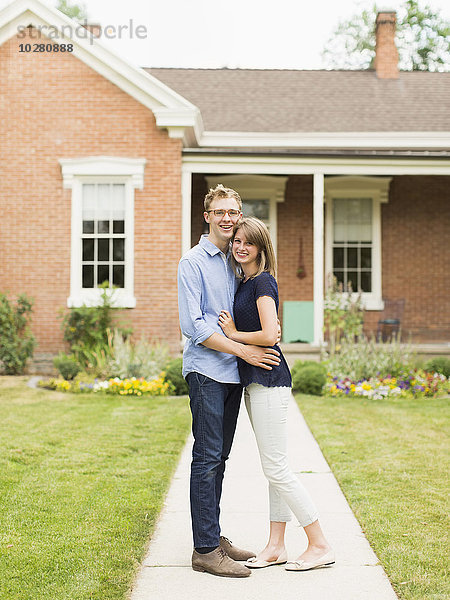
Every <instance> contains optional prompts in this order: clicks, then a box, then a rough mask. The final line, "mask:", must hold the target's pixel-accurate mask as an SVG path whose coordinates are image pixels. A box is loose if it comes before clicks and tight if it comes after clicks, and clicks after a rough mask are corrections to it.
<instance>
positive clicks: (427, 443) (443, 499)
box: [297, 395, 450, 600]
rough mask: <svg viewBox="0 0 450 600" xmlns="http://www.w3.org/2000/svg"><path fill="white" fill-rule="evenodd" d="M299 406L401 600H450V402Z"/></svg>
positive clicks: (307, 400)
mask: <svg viewBox="0 0 450 600" xmlns="http://www.w3.org/2000/svg"><path fill="white" fill-rule="evenodd" d="M297 401H298V404H299V406H300V408H301V411H302V413H303V415H304V417H305V419H306V421H307V422H308V425H309V426H310V428H311V430H312V431H313V433H314V436H315V437H316V439H317V441H318V442H319V444H320V447H321V449H322V451H323V453H324V455H325V457H326V459H327V461H328V462H329V464H330V466H331V468H332V470H333V472H334V474H335V476H336V478H337V480H338V481H339V484H340V485H341V488H342V489H343V491H344V493H345V495H346V497H347V499H348V501H349V504H350V506H351V507H352V509H353V511H354V513H355V515H356V517H357V518H358V520H359V522H360V524H361V526H362V528H363V530H364V532H365V534H366V536H367V538H368V540H369V542H370V544H371V546H372V548H373V549H374V550H375V552H376V554H377V556H378V558H379V559H380V561H381V563H382V565H383V567H384V568H385V570H386V572H387V574H388V576H389V578H390V580H391V582H392V584H393V586H394V589H395V591H396V592H397V594H398V596H399V597H400V598H402V599H404V600H444V599H445V600H447V599H448V598H449V597H450V588H449V584H448V577H446V575H447V574H448V557H449V544H448V531H449V520H448V515H449V503H448V496H449V485H448V484H449V481H448V474H449V466H450V465H449V455H448V432H449V401H448V398H447V399H420V400H419V399H417V400H403V399H401V400H380V401H367V400H363V399H352V398H349V399H338V398H330V397H316V396H305V395H298V396H297Z"/></svg>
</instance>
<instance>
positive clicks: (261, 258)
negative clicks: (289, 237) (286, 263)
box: [231, 217, 277, 279]
mask: <svg viewBox="0 0 450 600" xmlns="http://www.w3.org/2000/svg"><path fill="white" fill-rule="evenodd" d="M241 229H242V231H243V233H244V235H245V237H246V238H247V241H248V242H251V243H252V244H255V246H256V248H257V249H258V271H257V272H256V273H255V274H254V275H253V276H252V279H253V277H257V276H258V275H260V274H261V273H263V272H264V271H266V272H267V273H270V274H271V275H272V276H273V277H275V279H276V277H277V259H276V258H275V252H274V250H273V245H272V240H271V239H270V233H269V230H268V229H267V226H266V225H265V224H264V223H263V222H262V221H261V220H260V219H257V218H256V217H243V218H242V219H241V220H240V221H238V222H237V223H236V225H235V226H234V232H233V238H232V240H231V243H233V242H234V238H235V237H236V234H237V232H238V231H239V230H241ZM231 264H232V266H233V269H234V272H235V273H236V275H237V276H238V277H240V278H241V279H243V277H244V275H243V273H242V269H241V267H240V265H239V263H237V262H236V260H235V259H234V256H233V255H232V256H231Z"/></svg>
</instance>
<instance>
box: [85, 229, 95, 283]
mask: <svg viewBox="0 0 450 600" xmlns="http://www.w3.org/2000/svg"><path fill="white" fill-rule="evenodd" d="M83 260H94V239H93V238H92V239H89V240H83ZM91 287H92V286H91Z"/></svg>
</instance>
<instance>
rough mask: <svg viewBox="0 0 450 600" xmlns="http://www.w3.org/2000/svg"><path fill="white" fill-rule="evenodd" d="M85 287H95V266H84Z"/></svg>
mask: <svg viewBox="0 0 450 600" xmlns="http://www.w3.org/2000/svg"><path fill="white" fill-rule="evenodd" d="M83 287H84V288H93V287H94V265H83Z"/></svg>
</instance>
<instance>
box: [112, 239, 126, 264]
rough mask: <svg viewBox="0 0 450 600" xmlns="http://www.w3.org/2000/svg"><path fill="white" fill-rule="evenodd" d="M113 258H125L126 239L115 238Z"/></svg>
mask: <svg viewBox="0 0 450 600" xmlns="http://www.w3.org/2000/svg"><path fill="white" fill-rule="evenodd" d="M113 260H125V240H124V239H118V240H113Z"/></svg>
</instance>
